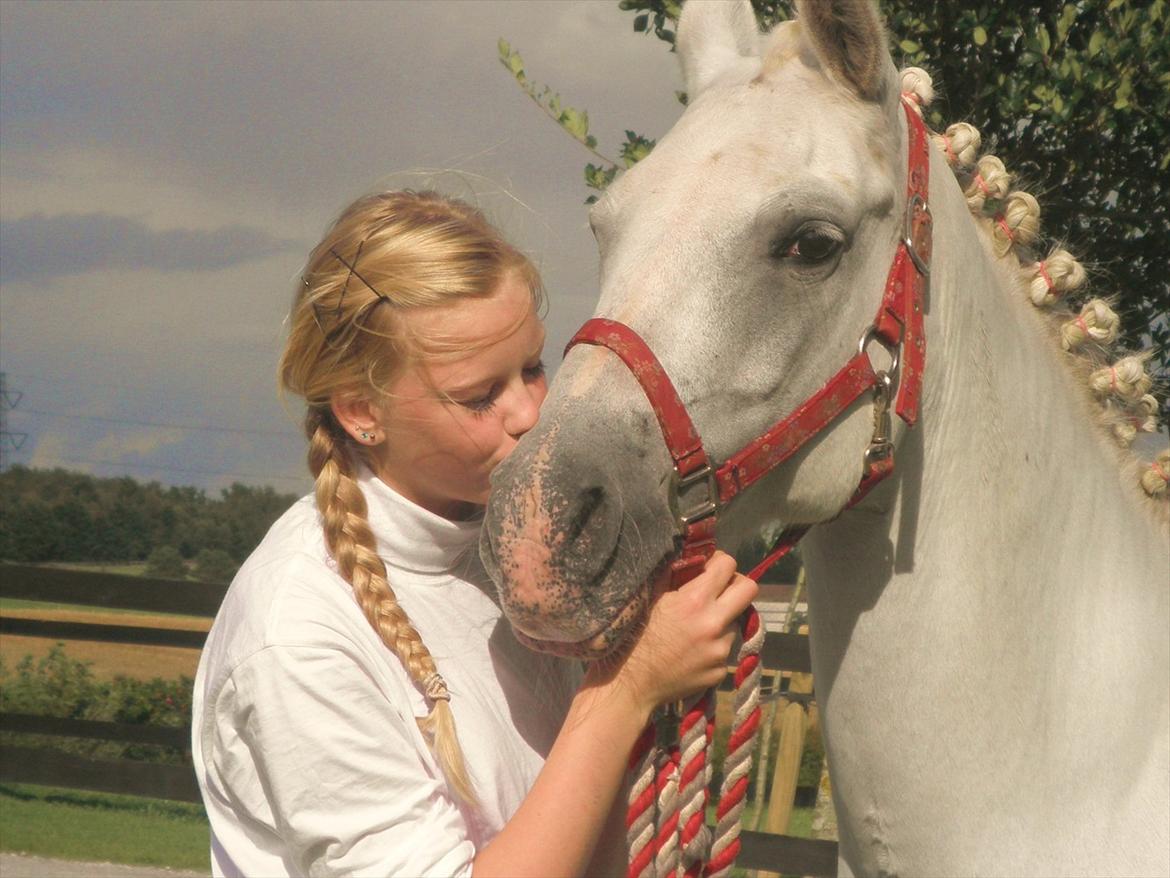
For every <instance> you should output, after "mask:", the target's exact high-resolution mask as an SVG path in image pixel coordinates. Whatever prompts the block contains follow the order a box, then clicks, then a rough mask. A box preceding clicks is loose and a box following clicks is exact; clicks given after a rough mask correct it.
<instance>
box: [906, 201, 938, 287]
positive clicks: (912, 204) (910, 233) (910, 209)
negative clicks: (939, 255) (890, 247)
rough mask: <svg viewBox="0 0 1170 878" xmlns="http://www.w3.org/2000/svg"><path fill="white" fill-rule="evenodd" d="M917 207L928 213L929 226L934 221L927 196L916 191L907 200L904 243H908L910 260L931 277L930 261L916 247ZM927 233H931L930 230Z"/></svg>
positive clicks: (920, 270) (927, 221)
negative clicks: (919, 253)
mask: <svg viewBox="0 0 1170 878" xmlns="http://www.w3.org/2000/svg"><path fill="white" fill-rule="evenodd" d="M915 208H921V209H922V210H923V211H924V212H925V213H926V224H927V226H930V225H933V223H934V216H933V215H932V214H931V212H930V205H929V204H927V203H926V199H925V198H923V197H922V196H921V195H919V194H918V193H917V192H915V193H914V194H913V195H911V196H910V199H909V200H908V201H907V202H906V223H905V225H904V226H903V227H902V243H903V244H905V245H906V252H907V254H909V256H910V261H911V262H913V263H914V267H915V268H917V269H918V273H919V274H921V275H922V276H923V277H930V263H929V262H926V261H924V260H923V259H922V257H921V256H919V255H918V251H917V250H915V249H914V213H915ZM927 234H929V230H928V232H927Z"/></svg>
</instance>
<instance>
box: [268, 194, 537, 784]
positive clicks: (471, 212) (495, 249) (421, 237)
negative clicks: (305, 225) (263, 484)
mask: <svg viewBox="0 0 1170 878" xmlns="http://www.w3.org/2000/svg"><path fill="white" fill-rule="evenodd" d="M513 272H514V273H517V274H518V275H519V276H520V277H521V278H522V279H523V280H524V281H525V282H526V283H527V285H528V287H529V289H530V290H531V291H532V295H533V298H534V301H535V302H537V303H539V302H540V300H541V298H542V295H543V294H542V290H541V285H540V278H539V275H538V274H537V272H536V269H535V267H534V266H533V265H532V263H531V262H530V261H529V259H528V258H527V257H526V256H524V255H523V254H522V253H521V252H520V251H519V250H517V249H516V248H515V247H513V246H512V245H510V244H509V243H508V242H507V241H505V240H504V238H503V236H502V235H501V234H500V233H499V232H498V231H497V230H496V229H495V228H494V227H493V226H492V225H491V224H490V223H488V221H487V219H486V218H485V217H484V216H483V214H481V213H480V212H479V211H478V210H476V209H475V208H473V207H471V206H470V205H468V204H466V203H464V202H462V201H459V200H457V199H453V198H448V197H446V196H443V195H439V194H437V193H435V192H413V191H409V190H403V191H395V192H381V193H377V194H373V195H368V196H365V197H363V198H360V199H358V200H357V201H356V202H354V203H353V204H351V205H350V206H349V207H347V208H346V209H345V210H344V211H343V212H342V213H341V215H340V216H339V217H338V219H337V220H336V222H334V223H333V225H332V226H331V227H330V229H329V230H328V231H327V232H326V234H325V236H324V238H323V239H322V240H321V242H320V243H319V244H318V245H317V246H316V248H314V250H313V252H312V253H311V254H310V256H309V260H308V263H307V264H306V266H305V270H304V274H303V275H302V278H301V284H300V285H299V287H298V289H297V294H296V296H295V298H294V301H293V306H292V312H291V314H290V316H289V335H288V341H287V342H286V344H285V348H284V353H283V355H282V356H281V360H280V369H279V375H280V384H281V387H282V389H283V390H285V391H288V392H291V393H294V394H296V395H298V396H301V397H303V398H304V400H305V402H306V404H307V407H308V410H307V412H306V414H305V434H306V435H307V436H308V439H309V454H308V462H309V471H310V472H311V473H312V474H313V477H314V479H315V480H316V499H317V507H318V509H319V510H320V514H321V521H322V526H323V529H324V532H325V542H326V544H327V545H328V547H329V551H330V553H331V554H332V556H333V558H334V560H335V561H336V562H337V568H338V571H339V572H340V574H341V575H342V576H343V577H344V578H345V579H346V580H347V581H348V582H349V584H350V585H351V586H352V588H353V593H354V596H355V597H356V599H357V602H358V605H359V606H360V607H361V609H362V612H363V613H364V614H365V616H366V618H367V619H368V620H369V622H370V625H371V626H372V627H373V629H374V631H376V632H377V634H378V636H379V637H380V638H381V639H382V642H383V643H385V644H386V646H387V647H389V648H390V649H391V650H393V651H394V653H395V655H397V656H398V658H399V660H400V661H401V662H402V665H403V667H404V668H405V669H406V671H407V673H408V674H409V675H410V678H411V680H412V681H414V683H415V684H416V685H417V686H418V687H419V688H420V689H421V690H422V692H423V694H424V695H425V697H426V699H427V702H428V704H429V706H430V712H429V714H428V715H427V716H426V717H423V718H420V719H419V721H418V722H419V728H420V729H421V730H422V732H423V735H424V737H425V738H426V739H427V742H428V745H429V746H430V748H431V751H432V753H434V755H435V757H436V759H437V760H438V762H439V764H440V766H441V767H442V769H443V772H444V774H445V776H446V777H447V780H448V782H449V783H450V784H451V787H452V789H453V790H454V791H455V794H456V795H457V796H458V797H459V798H460V799H462V800H463V801H464V802H466V803H468V804H471V805H473V806H474V804H475V801H476V799H475V793H474V790H473V788H472V784H471V779H470V777H469V775H468V772H467V767H466V765H465V763H464V759H463V752H462V749H461V748H460V746H459V739H458V737H457V736H456V733H455V721H454V716H453V714H452V711H451V706H450V698H451V696H450V693H449V692H448V690H447V684H446V682H445V681H444V680H443V677H442V676H441V675H440V674H439V672H438V669H437V668H436V666H435V660H434V658H432V656H431V654H430V652H429V651H428V650H427V647H426V645H425V644H424V643H423V641H422V637H421V636H420V635H419V633H418V631H417V630H416V629H415V627H414V625H413V624H412V623H411V621H410V619H409V618H408V617H407V615H406V612H405V610H403V609H402V607H401V606H400V605H399V603H398V600H397V598H396V597H395V595H394V590H393V588H392V587H391V584H390V580H389V577H388V575H387V571H386V565H385V564H384V563H383V561H382V559H381V558H380V557H379V556H378V553H377V549H376V543H375V540H374V535H373V533H372V532H371V530H370V526H369V522H368V519H367V514H368V513H367V509H366V501H365V497H364V496H363V495H362V492H361V489H360V487H359V485H358V482H357V463H358V461H362V460H364V454H365V453H366V449H365V447H364V446H362V445H361V444H360V443H358V442H357V441H356V440H354V439H353V438H352V437H350V436H349V435H348V433H347V432H346V431H345V430H344V429H342V426H341V425H340V424H339V423H338V422H337V419H336V418H335V417H334V415H333V412H332V409H331V403H332V401H333V400H336V399H355V398H357V399H371V400H373V399H377V398H378V397H379V396H381V395H383V394H385V388H386V387H388V386H389V384H390V383H391V382H392V381H393V380H394V378H395V377H396V376H397V375H398V374H399V373H400V371H401V370H402V368H403V367H404V366H405V365H406V364H407V363H408V361H410V360H411V359H412V358H414V357H417V356H419V355H420V353H421V352H420V349H419V346H418V344H417V343H414V340H412V338H411V337H410V335H409V328H408V327H407V326H406V325H405V321H404V320H403V316H404V315H405V314H406V313H408V312H409V311H410V310H411V309H413V308H418V307H426V306H435V305H443V304H450V303H454V302H457V301H458V300H460V299H464V298H478V297H486V296H489V295H491V294H492V293H493V292H494V291H495V290H496V289H497V288H498V287H499V285H500V283H501V282H502V281H503V280H504V279H505V277H506V276H509V275H511V274H512V273H513Z"/></svg>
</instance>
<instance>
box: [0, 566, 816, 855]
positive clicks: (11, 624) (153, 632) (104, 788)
mask: <svg viewBox="0 0 1170 878" xmlns="http://www.w3.org/2000/svg"><path fill="white" fill-rule="evenodd" d="M226 590H227V586H224V585H209V584H206V583H194V582H183V581H178V580H169V579H147V578H142V577H135V576H124V575H121V574H116V573H89V572H84V571H78V570H67V569H63V568H54V567H38V566H34V565H28V564H4V563H0V598H15V599H20V600H29V601H37V602H51V603H65V604H78V605H82V606H93V607H104V608H113V609H120V610H141V611H146V612H154V613H176V614H180V615H188V616H200V617H208V618H209V617H212V616H214V615H215V612H216V610H217V609H218V608H219V604H220V602H221V601H222V600H223V596H224V593H225V592H226ZM0 633H4V634H11V635H17V634H19V635H22V636H26V637H48V638H57V639H62V640H95V641H103V642H113V643H132V644H140V645H152V646H178V647H186V648H191V649H199V648H201V647H202V646H203V642H204V640H205V639H206V637H207V635H206V634H205V633H204V632H202V631H194V630H185V629H170V628H151V627H146V626H137V625H106V624H98V623H86V622H56V621H48V620H41V619H18V618H13V617H5V616H0ZM761 660H762V661H761V664H762V665H763V666H764V667H765V668H767V669H769V670H773V671H775V670H785V671H799V672H802V673H809V672H810V671H811V670H812V667H811V661H810V658H809V650H808V638H807V637H805V636H803V635H798V634H776V633H771V632H769V633H768V634H767V635H766V638H765V641H764V648H763V652H762V654H761ZM0 731H2V732H6V733H22V734H36V735H51V736H61V737H72V738H88V739H99V740H107V741H118V742H125V743H139V744H158V745H163V746H170V747H176V748H179V749H182V750H183V751H184V753H187V754H188V758H189V751H188V748H189V746H190V744H189V739H188V737H187V736H188V731H187V729H185V728H182V729H179V728H173V727H164V726H147V725H133V724H129V723H115V722H98V721H94V720H79V719H68V718H63V717H49V716H34V715H30V714H21V713H3V712H0ZM0 781H3V782H8V783H31V784H44V785H47V786H58V787H68V788H73V789H82V790H92V791H97V792H108V793H122V794H128V795H138V796H149V797H152V798H160V799H174V800H177V801H184V802H199V801H200V797H199V786H198V784H197V783H196V781H195V777H194V774H193V773H192V771H191V766H190V764H189V763H185V764H182V765H167V764H162V763H155V762H138V761H134V760H129V759H118V760H95V759H85V758H82V757H79V756H73V755H70V754H66V753H62V752H60V751H59V750H52V749H48V748H35V747H25V746H14V745H9V744H0ZM740 838H741V840H742V842H743V849H742V852H741V853H740V857H739V860H738V865H739V866H741V867H743V868H748V869H766V870H768V871H773V872H783V873H786V874H799V875H806V876H833V875H836V874H837V844H836V842H831V841H822V840H817V839H804V838H794V837H791V836H787V835H776V834H773V833H766V832H751V831H744V832H743V833H742V835H741V836H740Z"/></svg>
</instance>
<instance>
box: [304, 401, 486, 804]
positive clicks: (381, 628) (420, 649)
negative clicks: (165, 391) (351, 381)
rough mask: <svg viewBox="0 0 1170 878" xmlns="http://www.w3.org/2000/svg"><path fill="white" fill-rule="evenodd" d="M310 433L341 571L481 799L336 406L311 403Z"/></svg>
mask: <svg viewBox="0 0 1170 878" xmlns="http://www.w3.org/2000/svg"><path fill="white" fill-rule="evenodd" d="M305 433H306V434H307V435H308V438H309V471H310V472H311V473H312V474H313V477H314V478H315V479H316V497H317V508H318V509H319V510H320V513H321V520H322V525H323V530H324V532H325V542H326V544H327V545H328V547H329V551H330V553H331V554H332V555H333V558H334V560H335V561H336V562H337V567H338V571H339V572H340V573H341V575H342V576H343V577H344V578H345V580H346V581H347V582H348V583H349V584H350V585H351V586H352V587H353V593H354V597H355V598H356V599H357V602H358V605H359V606H360V607H361V609H362V612H363V613H364V614H365V616H366V619H368V620H369V622H370V625H371V626H373V628H374V630H375V631H376V632H377V633H378V636H379V637H380V638H381V639H382V642H383V643H385V644H386V646H388V647H389V648H390V649H392V650H393V651H394V653H395V655H397V656H398V658H399V660H400V661H401V662H402V664H403V666H404V667H405V668H406V671H407V673H408V674H409V675H410V678H411V680H413V681H414V682H415V683H417V684H418V685H419V686H420V687H422V689H423V691H424V692H425V693H426V696H427V699H428V701H429V702H430V705H431V709H430V713H429V714H428V715H427V716H426V717H424V718H421V719H419V721H418V723H419V728H420V729H421V730H422V732H423V735H424V737H425V738H426V739H427V743H428V745H429V746H430V747H431V750H432V752H433V753H434V755H435V757H436V759H437V760H438V761H439V764H440V766H441V767H442V769H443V773H444V774H445V775H446V777H447V780H448V781H449V782H450V783H451V786H452V788H453V789H454V791H455V794H456V795H457V796H458V797H459V798H460V799H462V800H463V801H464V802H466V803H468V804H471V805H474V804H475V792H474V790H473V789H472V784H471V779H470V777H469V775H468V773H467V766H466V764H465V762H464V759H463V751H462V749H461V748H460V746H459V739H458V737H457V736H456V734H455V718H454V715H453V714H452V712H451V704H450V698H451V696H450V694H449V693H448V691H447V685H446V683H445V682H443V678H442V677H441V676H440V675H439V672H438V669H437V668H436V667H435V660H434V658H432V657H431V654H430V651H429V650H428V649H427V648H426V645H425V644H424V643H423V641H422V637H421V636H419V633H418V631H417V630H415V627H414V625H413V624H411V621H410V618H409V617H408V616H407V615H406V611H405V610H403V609H402V606H401V605H400V604H399V603H398V599H397V598H396V597H395V596H394V590H393V589H392V588H391V587H390V580H389V578H388V576H387V574H386V565H385V564H384V563H383V562H382V559H381V558H380V557H379V555H378V552H377V550H376V543H375V540H374V535H373V533H372V532H371V530H370V526H369V523H368V521H367V518H366V516H367V509H366V500H365V497H364V496H363V495H362V492H361V488H360V487H359V486H358V483H357V479H356V478H355V473H354V466H353V462H352V459H351V457H350V454H349V452H348V451H347V449H346V447H345V442H346V440H345V437H344V435H343V434H341V433H340V431H339V430H338V429H337V427H336V426H335V423H334V421H333V417H332V415H331V414H330V413H329V411H328V410H327V409H325V408H324V407H320V406H310V407H309V410H308V412H307V414H306V415H305Z"/></svg>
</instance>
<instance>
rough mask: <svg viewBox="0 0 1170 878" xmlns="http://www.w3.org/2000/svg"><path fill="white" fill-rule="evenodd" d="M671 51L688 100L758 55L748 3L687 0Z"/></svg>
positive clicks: (757, 38)
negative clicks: (743, 60)
mask: <svg viewBox="0 0 1170 878" xmlns="http://www.w3.org/2000/svg"><path fill="white" fill-rule="evenodd" d="M675 48H676V49H677V50H678V55H679V58H680V59H681V60H682V70H683V81H684V83H685V85H686V90H687V96H688V98H690V99H691V100H694V99H695V98H696V97H698V95H699V92H701V91H702V90H703V89H705V88H706V87H707V86H709V85H710V84H711V83H712V82H714V81H715V79H716V78H718V76H719V74H721V73H722V72H723V71H724V70H726V69H727V68H728V67H730V66H731V65H732V64H733V63H734V62H735V61H738V60H739V59H740V58H753V57H756V56H758V55H759V53H760V32H759V29H758V28H757V27H756V15H755V13H754V12H752V4H751V0H735V2H732V3H729V2H727V0H688V2H687V4H686V5H685V6H683V10H682V15H680V16H679V19H678V36H677V38H676V40H675Z"/></svg>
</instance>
